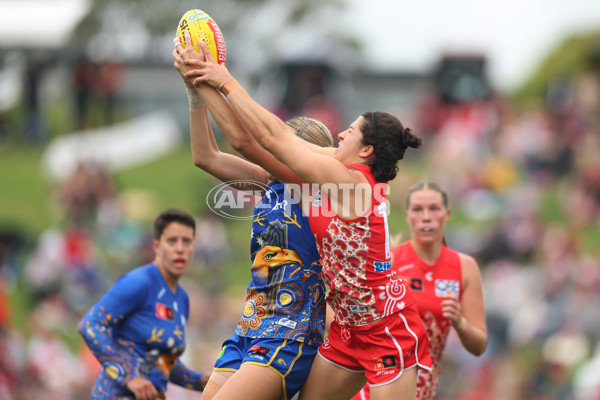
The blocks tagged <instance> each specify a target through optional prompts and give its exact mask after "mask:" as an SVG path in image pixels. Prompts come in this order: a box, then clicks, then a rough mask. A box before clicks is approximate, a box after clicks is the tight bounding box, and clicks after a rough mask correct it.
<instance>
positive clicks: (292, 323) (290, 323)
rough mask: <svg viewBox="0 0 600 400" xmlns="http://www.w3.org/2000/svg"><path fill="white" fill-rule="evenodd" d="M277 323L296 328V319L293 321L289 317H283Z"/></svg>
mask: <svg viewBox="0 0 600 400" xmlns="http://www.w3.org/2000/svg"><path fill="white" fill-rule="evenodd" d="M277 325H279V326H285V327H286V328H290V329H294V328H295V327H296V321H292V320H291V319H288V318H281V319H280V320H279V321H277Z"/></svg>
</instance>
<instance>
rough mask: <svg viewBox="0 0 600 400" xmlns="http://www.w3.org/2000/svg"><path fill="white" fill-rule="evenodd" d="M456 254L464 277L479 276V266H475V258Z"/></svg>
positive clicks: (459, 253)
mask: <svg viewBox="0 0 600 400" xmlns="http://www.w3.org/2000/svg"><path fill="white" fill-rule="evenodd" d="M457 253H458V257H459V260H460V266H461V269H462V273H463V275H464V276H471V275H476V276H479V275H480V272H479V265H478V264H477V261H476V260H475V258H474V257H472V256H470V255H468V254H465V253H461V252H457Z"/></svg>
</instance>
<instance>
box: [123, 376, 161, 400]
mask: <svg viewBox="0 0 600 400" xmlns="http://www.w3.org/2000/svg"><path fill="white" fill-rule="evenodd" d="M127 388H128V389H129V390H131V392H132V393H133V394H134V395H135V399H136V400H156V399H158V398H159V396H158V392H157V391H156V388H155V387H154V385H153V384H152V382H150V381H149V380H148V379H146V378H142V377H141V376H136V377H135V378H133V379H132V380H130V381H129V382H127Z"/></svg>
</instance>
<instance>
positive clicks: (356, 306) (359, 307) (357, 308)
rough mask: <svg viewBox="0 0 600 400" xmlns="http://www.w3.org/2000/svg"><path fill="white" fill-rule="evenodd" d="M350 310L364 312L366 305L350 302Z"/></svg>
mask: <svg viewBox="0 0 600 400" xmlns="http://www.w3.org/2000/svg"><path fill="white" fill-rule="evenodd" d="M350 312H352V313H366V312H367V307H365V306H363V305H360V304H350Z"/></svg>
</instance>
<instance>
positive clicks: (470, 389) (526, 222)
mask: <svg viewBox="0 0 600 400" xmlns="http://www.w3.org/2000/svg"><path fill="white" fill-rule="evenodd" d="M82 62H84V61H83V60H82ZM84 67H85V65H81V68H84ZM82 74H83V72H82ZM319 84H321V82H319ZM78 90H79V89H78ZM318 95H319V97H318V98H317V100H318V101H317V100H315V101H314V102H312V103H310V104H308V105H305V106H306V107H308V106H311V105H314V104H316V103H318V104H325V105H326V107H324V108H322V109H320V110H321V112H323V113H327V114H326V115H329V116H330V119H331V120H332V121H334V122H335V124H339V118H340V116H341V113H340V112H339V110H338V109H336V108H332V105H331V103H330V100H327V101H322V98H321V97H322V96H321V95H322V93H321V92H319V93H318ZM82 101H83V100H82ZM436 101H437V103H436V104H435V111H436V112H434V108H432V106H431V103H430V102H429V103H428V102H421V103H417V104H416V105H415V110H413V111H414V112H413V114H414V115H415V119H414V121H412V122H413V123H414V124H415V130H416V131H418V132H419V133H421V134H423V136H424V139H425V143H426V146H425V147H424V148H423V149H422V150H419V151H420V152H421V151H422V154H423V156H422V159H421V160H422V162H421V164H422V165H421V167H415V168H410V169H408V171H410V172H409V173H405V174H401V176H399V178H397V180H396V182H394V183H393V186H392V197H391V201H392V204H393V207H396V210H398V211H399V210H401V207H402V204H403V199H404V194H405V192H404V190H406V188H407V187H408V186H409V185H410V184H412V183H414V182H415V181H417V180H422V179H424V178H425V179H427V180H433V181H436V182H438V183H439V184H440V185H441V186H442V187H443V188H444V189H446V191H447V192H448V194H449V197H450V199H451V206H452V208H453V209H454V213H455V214H454V215H455V217H454V218H453V219H452V220H451V223H450V224H449V226H448V232H447V239H448V242H449V245H450V246H452V247H454V248H456V249H457V250H460V251H463V252H466V253H469V254H472V255H473V256H475V258H476V259H477V260H478V262H479V265H480V266H481V269H482V277H483V282H484V295H485V299H486V310H487V315H488V330H489V333H490V341H489V345H488V349H487V351H486V352H485V354H484V355H483V356H482V357H480V358H475V357H472V356H470V355H468V354H467V353H466V352H465V351H464V350H462V346H460V345H459V344H458V342H457V340H458V339H457V337H455V336H451V338H450V340H449V344H448V350H447V352H446V355H445V359H444V365H443V367H442V368H443V370H442V377H441V384H440V390H439V395H438V398H439V399H442V400H446V399H447V400H450V399H460V400H480V399H481V400H504V399H507V400H513V399H514V400H521V399H534V400H550V399H557V400H570V399H573V400H597V399H600V313H598V311H597V310H599V309H600V251H598V250H596V249H595V246H593V245H590V244H589V241H590V237H592V238H593V236H590V234H589V232H594V230H595V231H596V232H598V229H597V227H598V226H599V223H600V157H598V156H597V154H596V153H597V151H598V149H600V78H599V75H598V74H597V73H594V72H593V71H592V72H590V73H588V74H584V75H581V76H579V77H577V78H576V79H572V80H568V79H561V80H557V81H556V82H553V83H552V84H551V85H550V87H549V88H548V90H547V96H546V98H544V99H540V100H539V101H537V102H532V103H528V104H518V105H517V104H516V103H513V102H511V101H509V100H507V99H505V98H501V97H499V96H494V95H490V96H485V97H484V98H481V99H475V100H471V101H449V100H447V99H441V100H440V99H437V100H436ZM307 102H308V100H307ZM306 107H305V109H306ZM288 108H289V107H288ZM278 111H279V113H283V112H284V111H286V110H283V109H279V110H278ZM439 111H443V112H439ZM286 112H289V110H287V111H286ZM315 115H318V112H317V113H316V114H315ZM434 117H435V121H432V118H434ZM432 122H434V123H432ZM77 124H78V125H80V126H84V124H85V118H83V119H81V120H78V122H77ZM332 129H339V128H338V127H336V128H333V127H332ZM420 157H421V156H420ZM406 162H407V163H410V162H411V161H410V160H408V161H406ZM145 200H147V199H145V198H144V195H143V194H139V193H138V194H132V193H123V192H122V191H120V190H119V189H118V188H117V186H116V185H115V182H114V180H113V178H112V177H111V175H110V174H109V173H108V172H107V171H106V170H105V169H104V168H103V167H102V166H101V165H91V164H81V165H80V166H79V167H78V168H77V169H76V170H75V171H74V172H73V173H72V175H71V176H70V177H68V178H67V179H65V180H64V181H62V182H60V183H59V184H57V186H56V188H55V193H54V196H53V198H52V199H51V200H50V201H51V202H52V203H53V204H54V206H55V208H56V209H57V210H59V211H60V213H61V215H62V218H61V223H60V225H59V226H53V227H50V228H48V229H47V230H46V231H44V232H43V233H42V234H41V235H40V236H39V237H38V238H37V239H36V244H35V247H34V249H33V250H32V251H31V252H29V253H28V254H26V256H25V257H23V258H19V257H15V256H14V254H11V250H10V249H3V248H2V247H0V400H5V399H6V400H8V399H16V400H29V399H37V398H46V399H67V400H69V399H83V398H86V397H87V396H88V393H89V391H90V388H91V386H92V385H93V382H94V380H95V377H96V374H97V372H98V370H99V365H98V363H97V362H96V361H95V359H94V358H93V357H92V356H91V355H90V353H89V352H88V351H87V349H86V348H85V346H83V344H82V342H81V340H80V339H79V337H78V336H77V332H76V328H75V327H76V324H77V322H78V321H79V319H80V318H81V316H82V314H83V313H84V312H85V311H87V309H88V308H89V307H90V306H91V305H92V304H93V303H94V302H95V301H96V300H97V299H98V298H99V296H101V295H102V293H104V291H106V289H107V288H108V287H109V286H110V285H111V284H112V282H114V280H115V279H116V278H117V277H118V276H119V275H120V274H122V273H124V272H125V271H128V270H130V269H131V268H134V267H136V266H138V265H141V264H143V263H145V262H148V261H151V260H152V257H153V253H152V247H151V240H152V237H151V232H150V227H149V226H148V225H147V222H148V221H149V220H151V218H152V217H153V216H154V214H156V213H157V212H159V211H160V210H149V211H147V212H145V213H141V210H140V204H143V203H144V202H145ZM392 212H397V211H394V210H392ZM457 214H458V215H459V216H461V217H460V218H458V217H457V216H456V215H457ZM457 218H458V219H457ZM235 251H236V252H242V251H244V252H246V251H247V248H241V249H235ZM230 253H231V244H230V240H229V238H228V231H227V229H226V227H225V225H224V224H223V221H222V220H220V219H219V217H217V216H215V215H214V214H211V213H206V214H201V215H198V229H197V243H196V256H195V262H194V264H193V265H192V268H191V273H190V276H189V277H186V279H185V281H183V285H184V286H185V287H186V290H187V291H188V293H190V296H191V300H192V301H191V304H192V314H191V317H190V325H189V326H188V331H187V334H188V349H187V351H186V353H185V356H184V359H185V361H186V363H187V364H188V365H190V366H192V367H196V368H200V369H202V368H210V366H211V364H212V361H213V360H214V357H215V355H216V351H218V347H219V344H220V342H221V340H222V339H224V338H225V337H226V335H227V334H228V332H230V331H231V329H232V328H233V326H234V325H235V324H236V323H237V318H238V317H239V315H238V314H239V311H240V310H241V308H240V307H241V303H240V304H237V303H236V304H235V305H234V306H232V307H231V306H230V303H231V299H229V298H228V296H227V293H228V292H227V282H226V278H225V274H224V270H226V269H227V263H228V262H229V260H230V258H229V255H230ZM22 259H23V260H24V261H22V262H21V261H19V260H22ZM16 285H22V286H23V287H26V288H28V291H29V292H30V293H28V296H27V298H25V299H21V300H22V302H23V303H24V305H23V304H22V305H21V306H19V307H12V309H13V310H17V312H27V313H28V315H26V316H18V317H20V318H23V319H25V320H26V325H27V332H23V331H22V330H20V329H17V328H15V326H14V325H13V324H11V318H12V319H14V318H15V317H17V316H15V315H11V307H10V304H9V302H8V294H9V293H12V291H14V290H15V286H16ZM241 296H242V295H240V296H239V297H241ZM230 308H231V310H230ZM13 312H14V311H13ZM168 398H169V399H171V400H177V399H188V398H192V394H191V392H189V393H188V392H187V391H185V390H183V389H181V390H178V389H175V388H173V389H172V391H171V393H170V394H169V396H168Z"/></svg>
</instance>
